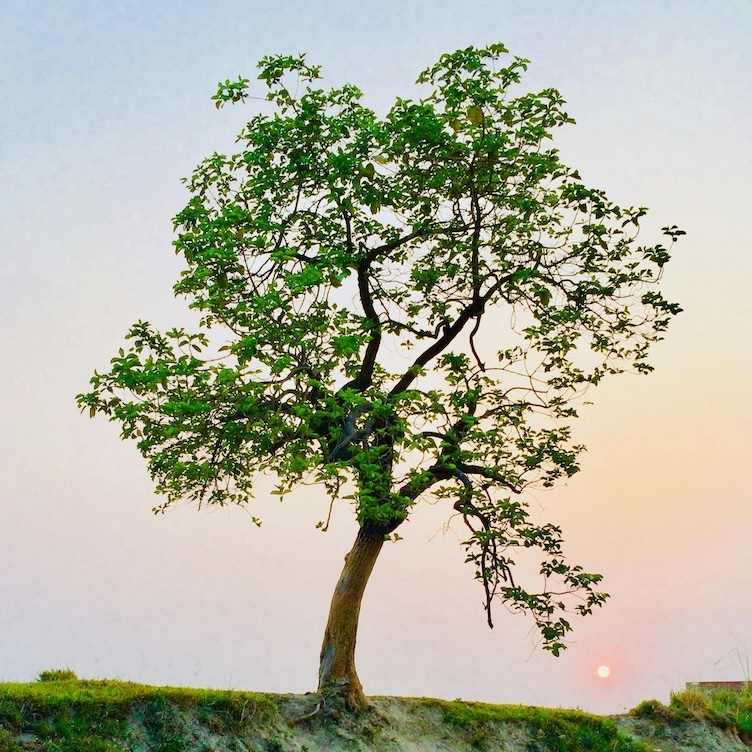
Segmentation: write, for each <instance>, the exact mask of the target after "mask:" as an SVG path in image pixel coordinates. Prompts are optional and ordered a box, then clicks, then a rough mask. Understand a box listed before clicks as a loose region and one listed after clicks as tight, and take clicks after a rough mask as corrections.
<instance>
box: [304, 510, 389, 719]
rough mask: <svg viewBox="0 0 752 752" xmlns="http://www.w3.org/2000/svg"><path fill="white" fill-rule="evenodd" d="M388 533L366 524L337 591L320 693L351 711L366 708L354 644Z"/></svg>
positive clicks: (323, 652) (321, 667)
mask: <svg viewBox="0 0 752 752" xmlns="http://www.w3.org/2000/svg"><path fill="white" fill-rule="evenodd" d="M387 532H388V530H385V529H384V528H383V527H381V526H376V525H373V524H369V523H365V524H364V525H363V526H362V527H361V528H360V530H359V531H358V535H357V537H356V538H355V543H354V544H353V547H352V549H351V550H350V553H348V554H347V556H345V566H344V567H343V569H342V574H341V575H340V576H339V581H338V582H337V587H336V588H335V589H334V595H333V596H332V603H331V606H330V608H329V620H328V621H327V624H326V629H325V631H324V641H323V643H322V645H321V661H320V664H319V692H322V693H325V694H334V695H336V696H337V697H338V698H340V699H341V700H342V701H344V703H345V705H346V706H348V707H349V708H353V709H357V708H363V707H365V705H366V698H365V695H364V694H363V687H362V685H361V683H360V680H359V679H358V674H357V672H356V671H355V641H356V637H357V632H358V617H359V616H360V604H361V602H362V600H363V592H364V591H365V588H366V584H367V583H368V578H369V577H370V576H371V572H372V570H373V565H374V564H375V563H376V559H377V558H378V556H379V553H381V547H382V546H383V545H384V539H385V536H386V534H387Z"/></svg>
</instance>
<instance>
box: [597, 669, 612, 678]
mask: <svg viewBox="0 0 752 752" xmlns="http://www.w3.org/2000/svg"><path fill="white" fill-rule="evenodd" d="M597 673H598V676H600V678H601V679H608V677H609V676H610V675H611V669H610V668H609V667H608V666H598V672H597Z"/></svg>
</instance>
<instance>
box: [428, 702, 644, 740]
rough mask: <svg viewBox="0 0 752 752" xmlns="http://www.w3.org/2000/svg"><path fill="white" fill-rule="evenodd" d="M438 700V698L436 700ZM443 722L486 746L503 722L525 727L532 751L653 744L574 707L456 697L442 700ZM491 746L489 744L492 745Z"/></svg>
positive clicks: (604, 719) (608, 719) (609, 720)
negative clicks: (468, 699) (560, 707)
mask: <svg viewBox="0 0 752 752" xmlns="http://www.w3.org/2000/svg"><path fill="white" fill-rule="evenodd" d="M435 702H439V701H435ZM439 704H440V707H441V708H442V711H443V714H444V722H445V723H448V724H451V725H454V726H459V727H461V728H463V729H466V730H467V731H468V732H470V734H471V737H472V741H471V743H472V745H473V747H475V748H476V749H486V748H487V747H486V740H487V739H488V738H489V737H490V736H492V733H491V732H492V730H493V729H494V728H495V727H496V728H498V727H499V726H502V725H509V724H516V725H520V726H523V727H524V728H525V729H526V730H527V731H528V733H529V736H530V743H529V747H528V748H529V749H530V750H531V752H538V751H539V750H540V752H544V751H545V752H568V750H592V751H593V752H600V751H601V750H602V751H603V752H606V750H608V752H649V751H650V747H648V746H646V745H645V744H643V743H642V742H639V741H636V740H634V739H630V738H629V737H628V736H627V735H626V734H624V733H623V732H621V731H620V730H619V729H618V727H617V725H616V723H615V722H614V721H613V720H611V719H610V718H602V717H599V716H595V715H590V714H589V713H582V712H579V711H574V710H553V709H548V708H536V707H526V706H522V705H486V704H484V703H469V702H462V701H460V700H455V701H454V702H440V703H439ZM489 749H490V747H489Z"/></svg>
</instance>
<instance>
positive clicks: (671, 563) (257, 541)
mask: <svg viewBox="0 0 752 752" xmlns="http://www.w3.org/2000/svg"><path fill="white" fill-rule="evenodd" d="M750 28H752V3H749V2H748V0H738V1H737V2H732V1H731V0H712V2H710V1H708V2H700V1H699V0H661V1H660V2H655V0H611V2H607V3H606V2H600V1H597V0H570V2H561V1H560V0H558V1H554V0H550V1H546V0H526V1H525V2H521V1H518V2H511V1H510V0H493V1H491V0H488V1H487V0H464V2H463V3H459V2H449V1H448V0H431V2H428V1H427V0H425V1H424V2H414V1H411V0H400V1H399V2H398V1H397V0H381V2H375V1H374V0H363V1H361V2H358V3H354V2H352V0H350V1H349V2H345V1H344V0H332V1H331V2H300V0H276V1H275V2H273V3H266V2H265V3H260V2H256V1H252V2H240V1H239V0H215V2H212V3H204V2H177V1H176V0H175V1H173V2H167V0H149V1H148V2H146V1H142V0H131V1H130V2H125V1H124V0H121V1H119V2H113V1H110V0H107V1H105V0H101V1H100V2H95V1H94V0H89V1H86V0H66V2H63V3H52V2H50V1H49V0H46V1H41V0H39V1H36V2H35V1H34V0H4V2H3V4H2V10H0V40H1V45H0V96H1V97H2V102H1V104H0V195H1V197H2V198H1V200H0V281H1V283H2V293H3V294H2V297H1V298H0V353H2V355H1V356H0V357H1V358H2V360H0V373H1V374H2V375H1V377H0V378H1V379H2V380H1V382H0V383H2V390H0V401H1V403H2V404H1V406H0V416H2V418H1V420H0V477H2V485H1V486H0V512H2V515H1V517H0V519H1V520H2V528H1V529H2V545H0V604H2V607H1V608H0V680H20V681H28V680H32V679H33V678H34V677H35V676H36V674H37V673H38V672H39V671H41V670H43V669H48V668H53V667H65V666H70V667H71V668H73V669H74V670H75V671H76V672H77V673H78V674H79V675H80V676H84V677H119V678H122V679H129V680H134V681H142V682H148V683H158V684H193V685H197V686H215V687H232V688H238V689H240V688H242V689H253V690H266V691H277V692H303V691H307V690H312V689H314V688H315V684H316V672H317V665H318V664H317V658H318V651H319V647H320V641H321V636H322V633H323V628H324V622H325V618H326V614H327V610H328V605H329V597H330V595H331V591H332V589H333V586H334V583H335V582H336V579H337V576H338V574H339V570H340V567H341V564H342V558H343V556H344V554H345V553H346V551H347V550H348V548H349V546H350V544H351V542H352V539H353V537H354V534H355V527H354V523H353V520H352V515H351V512H350V511H349V509H348V508H347V507H346V506H345V505H344V504H343V505H342V506H341V507H340V508H338V510H337V511H336V513H335V519H334V524H333V526H332V529H331V530H330V532H329V533H327V534H322V533H320V532H318V531H316V530H315V529H314V525H315V523H316V521H317V520H319V519H321V518H322V516H323V515H325V512H326V501H325V499H324V496H323V494H321V493H318V492H316V491H311V490H303V491H300V492H299V493H298V494H296V495H295V496H293V497H290V498H289V499H288V500H286V501H285V502H284V504H283V505H280V504H279V502H278V501H276V500H270V499H269V498H268V497H267V496H266V494H265V492H264V488H265V487H264V486H263V485H262V486H261V487H260V488H259V493H258V503H257V505H255V507H254V509H253V510H252V512H253V513H254V514H258V515H260V516H262V517H263V518H264V520H265V522H264V526H263V527H262V528H261V529H260V530H258V529H256V528H255V526H254V525H253V524H252V522H251V519H250V514H249V513H248V512H245V511H243V510H241V509H237V508H235V509H228V510H215V511H209V512H206V511H202V512H200V513H196V512H195V510H193V509H192V508H190V507H185V506H184V507H180V508H178V509H176V510H174V511H172V512H170V513H168V514H166V515H164V516H159V517H154V516H153V515H152V514H151V512H150V509H151V507H152V506H153V505H154V503H155V497H154V494H153V491H152V485H151V482H150V480H149V478H148V476H147V473H146V469H145V463H144V461H143V460H142V459H141V457H140V455H139V454H138V452H137V450H136V448H135V446H134V445H132V444H126V443H123V442H121V441H120V440H119V438H118V431H117V427H116V426H115V425H114V424H108V423H107V422H106V421H105V420H104V419H101V418H100V419H97V420H94V421H90V420H88V418H85V417H83V416H81V415H79V413H78V411H77V408H76V405H75V399H74V398H75V395H76V394H77V393H78V392H80V391H83V390H85V389H86V387H87V382H88V379H89V377H90V375H91V373H92V371H93V369H94V368H99V369H103V368H105V367H106V365H107V363H108V360H109V358H110V357H111V356H112V355H114V354H115V352H116V350H117V348H118V347H120V345H121V344H122V338H123V335H124V334H125V332H126V331H127V329H128V327H129V326H130V324H131V323H133V322H134V321H135V320H137V319H139V318H142V319H145V320H149V321H151V322H153V323H154V324H156V325H158V326H160V327H170V326H172V325H180V324H184V323H186V322H189V321H190V320H191V319H190V318H189V317H188V316H187V315H186V304H185V302H183V301H176V300H174V299H173V298H172V291H171V287H172V284H173V282H174V281H175V279H176V278H177V275H178V273H179V271H180V265H179V262H178V260H177V259H176V258H175V256H174V254H173V251H172V248H171V245H170V242H171V239H172V227H171V217H172V216H173V215H174V214H175V213H176V212H177V211H178V210H179V209H180V208H182V206H183V205H184V203H185V202H186V201H187V197H188V195H187V193H186V192H185V190H184V188H183V187H182V185H181V184H180V182H179V178H180V177H182V176H184V175H187V174H189V173H190V171H191V170H192V168H193V167H194V165H195V164H196V163H198V162H199V161H200V160H201V159H202V158H203V157H205V156H207V155H208V154H210V153H211V152H212V151H214V150H215V149H223V148H231V147H230V144H231V143H232V140H233V138H234V135H235V133H236V132H237V131H238V130H239V129H240V127H241V125H242V124H243V123H244V121H245V120H246V119H248V118H249V117H250V115H251V112H252V111H251V109H249V108H246V109H245V110H244V109H243V108H242V107H241V108H238V107H235V108H226V109H224V110H222V111H220V112H217V111H216V110H215V108H214V106H213V103H212V102H211V101H210V96H211V95H212V94H213V93H214V91H215V88H216V82H217V81H218V80H220V79H225V78H234V77H236V76H237V75H238V74H244V75H246V76H248V77H250V78H253V76H254V70H255V68H254V66H255V63H256V61H257V60H258V59H259V58H260V57H261V56H263V55H266V54H271V53H297V52H307V53H308V59H309V60H310V61H311V62H314V63H320V64H322V65H323V72H324V76H325V83H327V84H338V83H341V82H343V81H346V80H347V81H351V82H352V83H355V84H356V85H358V86H359V87H360V88H361V89H362V90H363V91H364V92H365V100H366V103H367V104H368V105H370V106H372V107H375V108H376V109H377V110H379V109H380V110H382V111H383V110H384V109H385V108H387V107H388V106H389V105H390V103H391V101H392V100H393V98H394V97H396V96H405V97H409V96H411V94H412V93H413V89H412V82H413V81H414V79H415V77H416V75H417V73H418V72H419V71H420V70H422V69H423V68H424V67H426V66H427V65H429V64H431V63H432V62H434V61H435V60H436V59H437V58H438V57H439V56H440V55H441V54H442V53H444V52H448V51H453V50H455V49H457V48H459V47H465V46H468V45H470V44H472V45H476V46H481V45H484V44H487V43H490V42H495V41H502V42H504V43H505V44H506V45H507V46H508V47H509V49H510V50H511V51H512V52H513V53H514V54H518V55H521V56H524V57H527V58H529V59H530V60H531V61H532V65H531V68H530V71H529V73H528V75H527V77H526V79H525V81H526V83H527V85H528V86H530V87H531V88H543V87H545V86H555V87H557V88H559V89H560V90H561V91H562V93H563V94H564V97H565V98H566V99H567V102H568V111H569V112H570V114H571V115H573V116H574V117H575V118H576V120H577V123H578V124H577V125H576V126H570V127H569V128H567V129H566V130H561V131H559V132H558V134H557V144H558V146H559V147H560V149H561V151H562V155H563V158H564V161H565V162H567V163H568V164H570V165H571V166H572V167H576V168H578V169H579V170H580V172H581V174H582V175H583V178H584V179H585V181H586V182H587V183H588V184H590V185H593V186H597V187H600V188H603V189H604V190H606V192H607V193H608V195H609V197H610V198H611V199H612V200H614V201H616V202H617V203H619V204H622V205H645V206H648V207H650V209H651V211H650V214H649V216H648V218H647V221H646V223H645V226H644V235H643V237H644V238H645V241H646V242H656V241H658V240H660V237H659V234H658V229H659V228H660V227H662V226H663V225H669V224H677V225H679V226H680V227H681V228H683V229H684V230H686V231H687V233H688V234H687V236H686V238H684V239H683V240H682V242H681V243H680V244H679V246H678V247H677V250H676V254H675V258H674V261H672V263H671V264H670V265H669V267H668V268H667V272H666V277H665V284H664V286H663V289H664V291H665V294H666V295H667V297H669V299H674V300H678V301H679V302H680V303H681V304H682V306H683V307H684V309H685V312H684V313H683V314H682V315H681V316H680V317H679V318H678V319H676V321H675V323H674V325H673V326H672V327H671V329H670V331H669V333H668V336H667V338H666V340H665V341H664V342H662V343H660V344H659V345H658V346H656V347H655V349H654V352H653V355H652V359H651V362H652V363H653V364H654V365H655V366H656V369H657V370H656V373H655V374H653V375H651V376H650V377H648V378H643V377H637V376H621V377H618V378H614V379H612V380H611V381H610V382H606V383H604V384H603V385H602V386H600V387H599V388H598V389H597V390H595V391H593V392H592V393H591V394H590V395H589V398H590V399H592V400H593V402H594V403H595V404H594V405H593V406H591V407H588V408H587V409H586V410H584V411H583V417H582V418H581V419H580V420H579V422H578V424H577V426H576V433H575V435H576V437H577V439H578V440H581V441H583V442H584V443H586V444H587V445H588V447H589V451H588V453H587V454H586V455H585V456H584V458H583V462H582V468H583V472H582V473H580V474H579V475H578V476H576V477H574V478H573V479H572V480H571V481H570V482H569V484H568V485H567V486H565V487H559V488H557V489H555V490H553V491H550V492H546V493H538V494H535V495H534V496H529V497H528V500H529V502H530V504H531V508H532V509H533V510H534V513H535V515H536V519H540V520H546V519H552V520H555V521H557V522H559V523H560V524H561V525H562V526H563V527H564V530H565V539H566V541H567V551H568V552H569V555H570V557H571V559H573V560H574V561H578V562H580V563H582V564H583V565H585V567H586V569H588V570H589V571H600V572H602V573H603V574H604V575H605V588H606V589H607V590H608V591H609V592H610V593H611V594H612V598H611V600H610V601H609V603H608V605H607V606H606V608H605V609H603V610H602V611H600V612H598V613H597V614H596V615H595V616H594V617H590V618H588V619H585V620H582V621H577V622H576V624H575V632H574V635H573V637H572V643H571V646H570V649H569V650H568V651H566V652H565V653H564V654H563V655H562V657H561V658H559V659H555V658H553V657H551V656H550V655H549V654H547V653H542V652H541V651H540V650H537V649H535V647H534V643H533V635H531V633H530V627H531V622H530V621H529V620H527V619H524V618H521V617H515V616H512V615H506V614H505V613H503V611H502V610H500V611H499V613H498V615H497V618H496V628H495V629H494V630H493V631H490V630H488V628H487V627H486V625H485V621H484V614H483V611H482V607H481V592H480V590H479V586H478V585H477V583H475V582H474V581H473V579H472V570H471V569H470V568H469V566H468V565H464V564H463V554H462V550H461V548H460V547H459V546H458V545H457V538H456V537H455V536H454V535H453V534H452V533H448V534H445V533H443V532H442V524H443V522H444V520H445V514H444V513H443V510H442V509H441V508H439V507H438V506H436V507H431V506H425V507H423V508H419V509H418V510H416V513H415V514H414V516H413V518H412V521H411V522H410V523H409V524H408V525H406V526H404V527H403V528H401V529H400V533H401V534H402V535H403V536H404V538H405V540H403V541H402V542H400V543H398V544H390V545H389V546H388V547H387V548H386V549H385V550H384V552H383V553H382V556H381V558H380V560H379V562H378V564H377V567H376V570H375V572H374V575H373V577H372V580H371V583H370V585H369V588H368V591H367V593H366V599H365V602H364V607H363V611H362V618H361V629H360V635H359V648H358V667H359V673H360V677H361V679H362V681H363V684H364V686H365V689H366V692H367V693H369V694H397V695H432V696H439V697H448V698H455V697H463V698H465V699H476V700H485V701H490V702H502V703H510V702H516V703H524V704H542V705H552V706H557V705H561V706H568V707H581V708H584V709H588V710H595V711H599V712H617V711H620V710H623V709H624V708H629V707H632V706H633V705H635V704H636V703H637V702H638V701H640V700H642V699H646V698H649V697H657V698H658V699H661V700H664V701H665V700H667V699H668V694H669V692H670V691H671V690H673V689H678V688H681V687H683V684H684V682H685V681H691V680H720V679H741V678H744V671H745V669H744V667H743V665H742V664H743V663H744V659H745V658H747V659H750V660H752V656H751V653H752V626H750V625H752V587H750V572H752V545H751V542H752V498H751V496H752V495H751V494H750V488H751V486H752V482H751V481H750V475H749V469H748V468H749V467H750V460H749V456H750V450H751V449H752V442H751V441H750V425H752V405H751V401H750V396H749V385H750V383H752V354H751V353H752V348H751V347H750V344H751V343H750V326H751V325H752V302H751V301H752V296H751V295H750V293H749V285H750V277H751V274H750V273H751V272H752V243H751V242H750V232H749V227H748V222H749V217H750V210H749V204H750V199H752V177H751V176H752V164H751V162H752V160H751V158H750V141H749V137H750V118H751V117H752V83H751V80H752V45H750V44H749V41H750V39H749V30H750ZM267 488H268V487H267ZM740 658H741V660H740ZM601 664H606V665H609V666H610V667H611V672H612V673H611V676H610V678H609V679H607V680H602V679H598V678H597V676H596V673H595V672H596V669H597V667H598V666H599V665H601Z"/></svg>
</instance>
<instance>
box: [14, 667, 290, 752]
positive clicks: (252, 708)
mask: <svg viewBox="0 0 752 752" xmlns="http://www.w3.org/2000/svg"><path fill="white" fill-rule="evenodd" d="M181 712H182V713H190V714H191V715H192V716H193V717H194V718H195V719H196V720H197V721H198V722H199V723H200V724H202V725H205V726H206V727H207V728H208V729H209V730H211V731H214V732H215V733H216V732H219V731H223V730H233V731H236V732H239V731H240V730H241V729H242V727H243V725H244V724H245V723H248V722H250V721H251V720H254V721H255V722H263V721H265V720H270V719H271V718H273V717H274V716H275V715H276V713H277V706H276V704H275V703H274V702H273V701H272V700H271V699H269V698H268V697H266V696H265V695H260V694H254V693H250V692H235V691H232V692H231V691H227V690H212V689H192V688H174V687H151V686H146V685H142V684H134V683H131V682H121V681H112V680H81V679H78V678H76V676H75V674H73V672H71V671H67V670H66V671H47V672H43V673H42V674H40V677H39V681H37V682H36V683H32V684H16V683H0V752H17V750H21V749H22V748H21V746H19V744H18V743H17V742H16V741H14V740H15V738H16V737H17V736H18V735H19V734H30V735H33V736H34V737H36V738H37V739H39V740H41V742H42V743H43V747H42V749H45V750H50V752H53V751H54V752H115V750H122V746H116V745H115V744H114V743H113V740H118V739H124V738H127V736H128V734H129V723H128V722H129V720H130V719H132V718H133V717H134V716H135V717H136V718H138V719H139V720H140V721H141V725H142V727H143V728H144V729H145V731H146V734H147V735H148V737H149V741H150V742H151V744H152V746H153V748H154V749H156V750H159V752H179V751H180V750H182V749H184V746H183V744H182V742H181V741H180V736H181V735H180V734H179V733H178V724H177V720H178V717H179V715H180V714H181Z"/></svg>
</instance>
